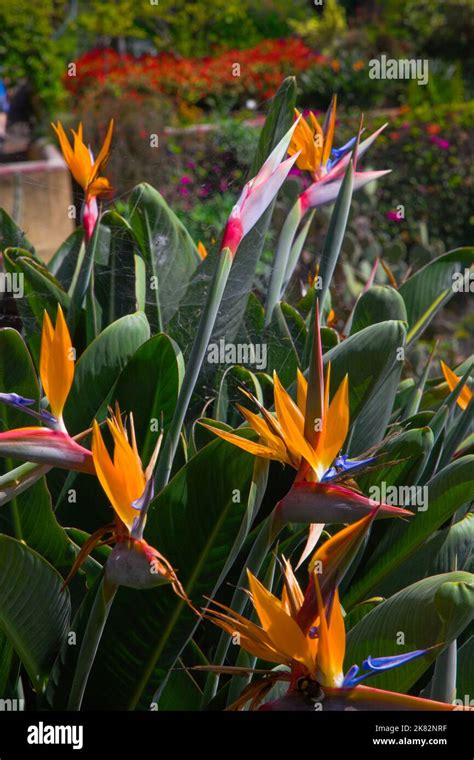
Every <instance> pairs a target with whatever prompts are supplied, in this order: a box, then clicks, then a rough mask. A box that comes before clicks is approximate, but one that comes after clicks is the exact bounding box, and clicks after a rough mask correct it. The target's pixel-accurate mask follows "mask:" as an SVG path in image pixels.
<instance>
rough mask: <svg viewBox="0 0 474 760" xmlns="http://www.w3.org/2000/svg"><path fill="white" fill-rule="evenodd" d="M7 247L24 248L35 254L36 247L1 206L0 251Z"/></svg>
mask: <svg viewBox="0 0 474 760" xmlns="http://www.w3.org/2000/svg"><path fill="white" fill-rule="evenodd" d="M6 248H23V249H24V250H25V251H29V252H30V253H31V254H34V248H33V246H32V245H31V243H30V242H29V240H28V239H27V238H26V237H25V235H24V233H23V232H22V231H21V230H20V228H19V227H18V225H17V224H16V223H15V222H14V221H13V219H12V218H11V217H9V216H8V214H7V212H6V211H5V210H4V209H3V208H0V251H5V249H6Z"/></svg>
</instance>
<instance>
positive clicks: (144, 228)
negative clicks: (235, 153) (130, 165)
mask: <svg viewBox="0 0 474 760" xmlns="http://www.w3.org/2000/svg"><path fill="white" fill-rule="evenodd" d="M129 209H130V225H131V228H132V230H133V232H134V234H135V237H136V239H137V241H138V245H139V247H140V250H141V253H142V256H143V258H144V260H145V262H146V269H147V285H148V289H147V305H146V309H145V311H146V314H147V317H148V319H149V322H150V325H151V326H152V330H153V331H157V330H163V328H164V327H166V325H167V324H168V322H169V321H170V319H171V318H172V317H173V315H174V314H175V312H176V311H177V309H178V305H179V303H180V301H181V299H182V298H183V296H184V294H185V292H186V288H187V285H188V282H189V280H190V278H191V276H192V274H193V272H194V271H195V269H196V268H197V266H198V263H199V262H200V257H199V254H198V252H197V248H196V246H195V244H194V242H193V240H192V238H191V236H190V235H189V233H188V231H187V230H186V228H185V227H184V225H183V224H182V222H181V221H180V220H179V219H178V217H177V216H176V215H175V214H174V212H173V211H172V210H171V209H170V207H169V206H168V204H167V203H166V201H165V199H164V198H163V196H162V195H161V194H160V193H159V192H158V190H155V188H153V187H151V185H148V184H147V183H145V182H143V183H142V184H140V185H137V187H135V188H134V190H133V191H132V193H131V194H130V198H129Z"/></svg>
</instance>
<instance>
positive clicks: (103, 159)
mask: <svg viewBox="0 0 474 760" xmlns="http://www.w3.org/2000/svg"><path fill="white" fill-rule="evenodd" d="M113 131H114V120H113V119H111V120H110V122H109V127H108V129H107V134H106V136H105V140H104V144H103V145H102V148H101V149H100V151H99V155H98V156H97V158H96V160H95V161H94V166H93V167H92V178H91V179H95V177H97V175H98V173H99V172H100V170H101V169H102V168H103V167H104V166H105V164H106V163H107V161H108V159H109V153H110V144H111V142H112V132H113Z"/></svg>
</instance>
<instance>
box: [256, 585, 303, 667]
mask: <svg viewBox="0 0 474 760" xmlns="http://www.w3.org/2000/svg"><path fill="white" fill-rule="evenodd" d="M247 574H248V578H249V584H250V590H251V592H252V601H253V605H254V607H255V609H256V611H257V615H258V617H259V619H260V622H261V624H262V627H263V629H264V630H265V631H266V633H267V634H268V636H269V638H270V639H271V641H272V643H273V644H274V646H275V648H276V649H278V650H279V651H280V652H284V653H285V654H286V655H287V657H288V658H289V659H290V660H293V661H296V662H300V663H302V664H303V665H305V666H306V667H307V669H308V671H309V672H310V673H312V672H313V671H314V661H313V660H312V657H311V651H310V647H309V645H308V639H307V638H306V636H305V635H304V634H303V632H302V630H301V628H300V627H299V626H298V624H297V623H296V622H295V621H294V620H293V618H292V617H291V616H290V615H288V614H287V613H286V612H285V610H284V609H283V607H282V604H281V602H280V600H279V599H277V598H276V596H273V594H272V593H271V592H270V591H267V589H266V588H265V587H264V586H263V585H262V584H261V583H260V581H259V580H257V578H255V576H254V575H252V573H251V572H250V571H249V570H247Z"/></svg>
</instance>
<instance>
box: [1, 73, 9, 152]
mask: <svg viewBox="0 0 474 760" xmlns="http://www.w3.org/2000/svg"><path fill="white" fill-rule="evenodd" d="M9 110H10V103H9V101H8V93H7V88H6V86H5V83H4V81H3V79H0V153H1V152H3V146H4V143H5V137H6V133H7V118H8V112H9Z"/></svg>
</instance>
